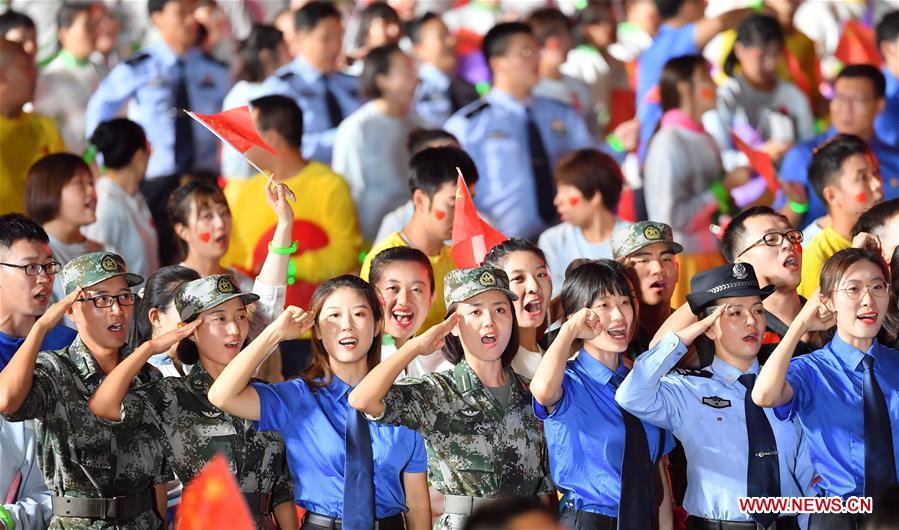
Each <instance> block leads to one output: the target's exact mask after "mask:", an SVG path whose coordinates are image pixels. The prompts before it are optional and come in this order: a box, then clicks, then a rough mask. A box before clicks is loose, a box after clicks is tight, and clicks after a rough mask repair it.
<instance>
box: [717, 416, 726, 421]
mask: <svg viewBox="0 0 899 530" xmlns="http://www.w3.org/2000/svg"><path fill="white" fill-rule="evenodd" d="M715 421H724V418H722V417H721V416H718V417H717V418H715Z"/></svg>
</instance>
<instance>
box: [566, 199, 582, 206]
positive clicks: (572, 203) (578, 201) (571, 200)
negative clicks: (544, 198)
mask: <svg viewBox="0 0 899 530" xmlns="http://www.w3.org/2000/svg"><path fill="white" fill-rule="evenodd" d="M580 202H581V198H580V197H569V198H568V204H570V205H572V206H577V205H578V203H580Z"/></svg>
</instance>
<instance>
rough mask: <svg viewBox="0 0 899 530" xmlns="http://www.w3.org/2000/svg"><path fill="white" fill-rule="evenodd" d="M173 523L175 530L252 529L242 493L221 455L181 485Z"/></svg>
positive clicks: (254, 526) (253, 528)
mask: <svg viewBox="0 0 899 530" xmlns="http://www.w3.org/2000/svg"><path fill="white" fill-rule="evenodd" d="M176 522H177V524H176V525H175V527H176V528H178V530H206V529H208V528H228V529H229V530H255V529H256V523H254V522H253V518H252V517H251V516H250V510H249V508H247V503H246V501H245V500H244V496H243V493H241V491H240V487H239V486H238V485H237V481H236V480H235V479H234V475H232V474H231V469H230V467H228V461H227V460H225V457H224V456H223V455H221V454H218V455H216V456H215V457H213V459H212V460H210V461H209V462H207V463H206V465H205V466H204V467H203V469H201V470H200V472H199V473H198V474H197V476H195V477H194V479H193V480H191V481H190V483H188V484H187V485H186V486H184V491H183V492H182V494H181V505H180V506H179V507H178V513H177V515H176Z"/></svg>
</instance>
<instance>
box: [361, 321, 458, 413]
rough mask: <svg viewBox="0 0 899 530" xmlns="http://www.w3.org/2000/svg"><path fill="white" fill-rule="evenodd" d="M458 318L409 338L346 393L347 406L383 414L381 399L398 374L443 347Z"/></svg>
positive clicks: (364, 411) (382, 401) (382, 400)
mask: <svg viewBox="0 0 899 530" xmlns="http://www.w3.org/2000/svg"><path fill="white" fill-rule="evenodd" d="M458 320H459V315H458V314H457V313H453V314H452V315H450V316H449V317H448V318H447V319H446V320H444V321H443V322H441V323H440V324H437V325H435V326H431V328H430V329H429V330H427V331H425V332H424V333H422V334H421V335H419V336H418V337H415V338H413V339H410V340H409V341H407V342H406V344H403V346H402V347H401V348H400V349H399V350H397V352H396V353H395V354H393V355H391V356H390V357H389V358H388V359H387V360H386V361H381V363H380V364H378V365H377V366H375V367H374V368H373V369H372V370H371V371H370V372H368V375H366V376H365V378H363V379H362V381H360V382H359V384H358V385H356V388H355V389H354V390H353V391H352V392H350V396H349V401H350V406H351V407H353V408H354V409H356V410H358V411H361V412H363V413H365V414H368V415H369V416H373V417H377V416H380V415H381V414H383V412H384V396H386V395H387V392H388V391H390V387H392V386H393V382H394V381H396V378H397V376H398V375H400V372H402V371H403V369H404V368H406V366H407V365H408V364H409V363H410V362H412V359H415V358H416V357H418V356H419V355H428V354H430V353H433V352H435V351H437V350H439V349H440V348H442V347H443V339H444V338H445V337H446V336H447V335H449V333H450V331H452V329H453V328H454V327H455V326H456V323H457V322H458Z"/></svg>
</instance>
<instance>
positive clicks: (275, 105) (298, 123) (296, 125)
mask: <svg viewBox="0 0 899 530" xmlns="http://www.w3.org/2000/svg"><path fill="white" fill-rule="evenodd" d="M250 107H251V108H252V109H253V111H254V112H255V114H256V128H257V129H259V132H266V131H271V130H274V131H275V132H276V133H278V135H279V136H281V138H284V141H285V142H287V144H288V145H290V146H291V147H296V148H297V149H299V148H300V147H301V146H302V145H303V109H301V108H300V106H299V105H297V103H296V101H294V100H293V98H289V97H287V96H281V95H274V96H263V97H261V98H256V99H254V100H253V101H251V102H250Z"/></svg>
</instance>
